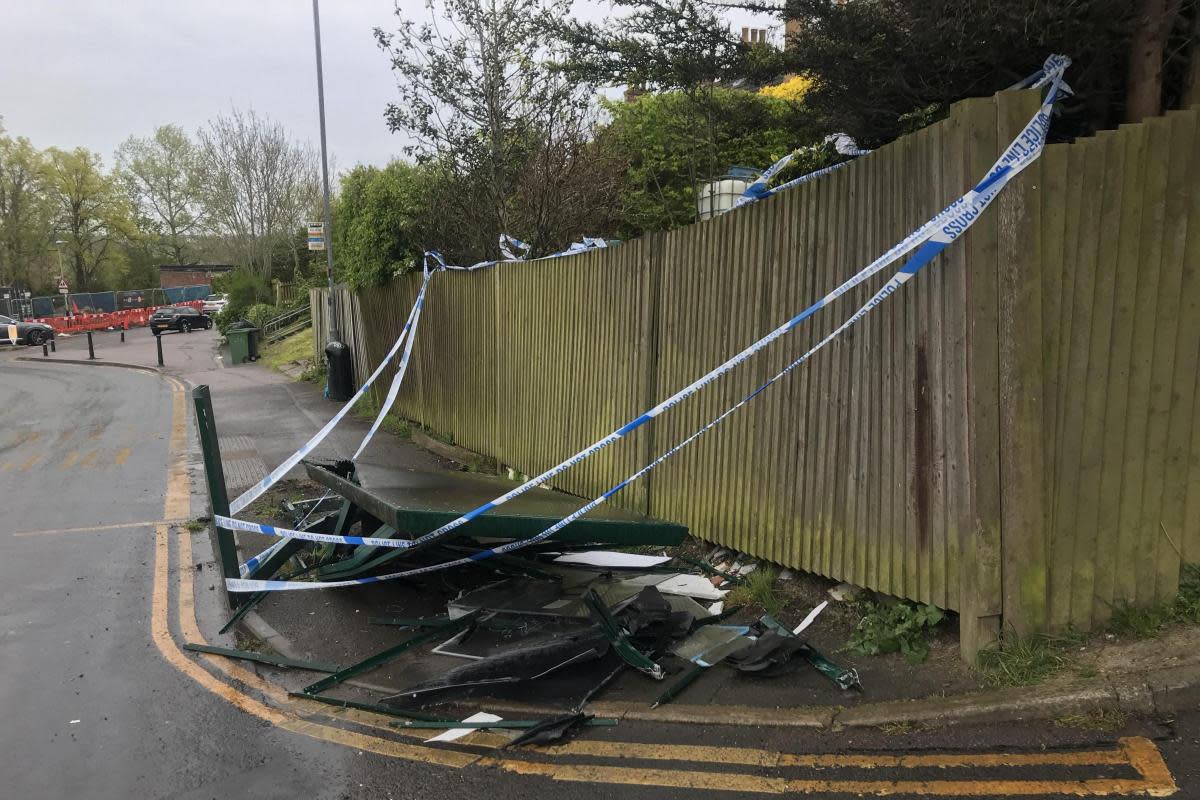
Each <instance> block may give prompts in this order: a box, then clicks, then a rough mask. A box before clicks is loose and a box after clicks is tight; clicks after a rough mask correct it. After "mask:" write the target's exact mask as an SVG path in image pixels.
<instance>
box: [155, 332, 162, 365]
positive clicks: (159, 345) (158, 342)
mask: <svg viewBox="0 0 1200 800" xmlns="http://www.w3.org/2000/svg"><path fill="white" fill-rule="evenodd" d="M154 345H155V347H157V348H158V365H159V366H160V367H161V366H162V365H163V357H162V334H161V333H156V334H154Z"/></svg>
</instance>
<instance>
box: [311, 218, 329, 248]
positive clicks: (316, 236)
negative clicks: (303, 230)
mask: <svg viewBox="0 0 1200 800" xmlns="http://www.w3.org/2000/svg"><path fill="white" fill-rule="evenodd" d="M308 249H309V250H324V249H325V223H323V222H310V223H308Z"/></svg>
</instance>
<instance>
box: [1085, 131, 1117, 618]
mask: <svg viewBox="0 0 1200 800" xmlns="http://www.w3.org/2000/svg"><path fill="white" fill-rule="evenodd" d="M1097 143H1098V144H1100V145H1101V146H1102V151H1101V153H1100V157H1101V158H1102V159H1103V163H1104V176H1103V189H1102V195H1101V208H1100V223H1099V227H1098V229H1097V230H1096V231H1095V233H1094V235H1095V236H1097V237H1098V238H1099V240H1100V245H1099V253H1098V257H1097V280H1096V311H1097V313H1096V315H1095V316H1094V317H1093V318H1092V332H1091V337H1092V350H1091V355H1090V361H1091V363H1092V364H1093V370H1091V371H1089V375H1088V387H1087V389H1086V391H1087V392H1088V403H1086V407H1085V409H1084V414H1085V419H1084V447H1085V453H1084V458H1083V463H1082V466H1081V474H1080V478H1079V480H1080V502H1079V511H1080V514H1079V517H1078V523H1077V524H1078V525H1079V527H1080V528H1083V529H1091V530H1094V531H1095V533H1094V534H1093V536H1094V537H1095V538H1094V541H1095V544H1094V546H1093V547H1094V551H1095V559H1094V560H1095V570H1094V582H1093V586H1092V597H1093V598H1094V599H1093V603H1092V618H1093V619H1094V620H1095V621H1097V622H1101V621H1103V620H1107V619H1108V617H1109V614H1110V613H1111V609H1112V603H1113V586H1114V584H1115V582H1116V570H1117V560H1116V558H1117V537H1116V529H1115V526H1113V525H1112V524H1111V521H1110V520H1107V519H1105V518H1104V517H1103V516H1102V514H1101V513H1100V508H1101V506H1102V505H1103V502H1104V491H1105V484H1106V480H1107V474H1109V473H1110V472H1114V471H1116V470H1118V469H1119V468H1120V440H1119V437H1117V436H1113V435H1110V432H1111V431H1119V430H1120V428H1121V424H1122V418H1123V416H1124V413H1125V411H1124V394H1123V392H1122V390H1121V389H1122V387H1120V386H1116V385H1114V384H1115V383H1117V381H1118V380H1119V377H1118V376H1116V375H1114V371H1115V369H1114V368H1115V367H1116V358H1115V356H1116V354H1117V352H1118V348H1117V347H1115V346H1114V344H1115V339H1114V337H1115V335H1116V326H1115V325H1114V322H1115V320H1116V319H1117V318H1118V315H1119V312H1118V307H1119V306H1120V304H1121V303H1122V297H1121V295H1120V293H1119V290H1120V280H1119V278H1120V272H1121V270H1120V269H1119V266H1118V261H1117V256H1118V252H1119V250H1120V244H1121V219H1122V216H1123V215H1124V205H1125V202H1124V201H1125V198H1124V194H1123V192H1124V186H1125V150H1126V148H1125V140H1124V137H1123V136H1122V135H1121V134H1120V132H1110V133H1109V134H1107V135H1102V136H1101V137H1099V138H1098V139H1097ZM1076 388H1077V390H1078V388H1079V387H1076ZM1110 389H1112V391H1111V392H1110V391H1109V390H1110Z"/></svg>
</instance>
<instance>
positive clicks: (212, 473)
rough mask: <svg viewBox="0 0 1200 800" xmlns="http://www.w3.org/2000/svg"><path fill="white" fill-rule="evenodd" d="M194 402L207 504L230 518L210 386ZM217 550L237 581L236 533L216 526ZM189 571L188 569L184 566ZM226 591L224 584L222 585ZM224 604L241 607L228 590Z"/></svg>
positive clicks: (224, 568) (223, 566) (226, 571)
mask: <svg viewBox="0 0 1200 800" xmlns="http://www.w3.org/2000/svg"><path fill="white" fill-rule="evenodd" d="M159 341H160V342H161V341H162V339H161V337H160V339H159ZM192 401H193V403H194V404H195V407H196V430H197V432H198V433H199V435H200V452H201V453H202V454H203V455H204V477H205V479H206V481H207V483H208V502H209V507H210V508H211V509H212V513H213V514H214V515H217V514H219V515H221V516H225V517H227V516H229V495H228V493H227V491H226V488H225V469H224V467H223V466H222V465H221V445H220V441H219V439H218V437H217V422H216V419H214V417H213V407H212V397H211V395H210V394H209V391H208V386H207V385H201V386H197V387H196V388H195V389H193V390H192ZM212 531H213V535H214V539H215V547H214V549H215V550H216V551H217V555H218V560H219V561H220V562H221V577H222V578H236V577H238V557H237V543H236V542H235V541H234V538H233V531H230V530H226V529H225V528H218V527H217V526H216V523H215V522H214V523H213V526H212ZM184 566H185V567H187V566H188V565H184ZM222 590H224V583H222ZM225 600H226V601H227V602H228V603H229V607H230V608H237V607H238V606H239V605H240V604H241V603H240V601H239V600H238V599H237V597H236V596H235V595H234V594H233V593H232V592H229V591H228V590H225Z"/></svg>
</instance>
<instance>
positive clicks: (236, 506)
mask: <svg viewBox="0 0 1200 800" xmlns="http://www.w3.org/2000/svg"><path fill="white" fill-rule="evenodd" d="M433 274H434V273H433V272H432V271H429V270H426V271H425V280H424V282H423V283H422V284H421V290H420V291H419V292H418V293H417V299H416V302H414V303H413V308H412V311H410V312H409V315H408V321H407V322H405V323H404V328H403V330H401V331H400V335H399V336H397V337H396V342H395V343H394V344H393V345H392V349H391V350H389V351H388V353H387V355H386V356H384V357H383V359H382V360H381V361H380V362H379V366H378V367H376V368H375V371H374V372H372V373H371V375H370V377H368V378H367V380H366V382H365V383H363V385H362V387H361V388H360V389H359V390H358V391H357V392H356V393H355V395H354V396H353V397H351V398H350V399H349V400H348V401H346V403H345V404H344V405H343V406H342V407H341V408H340V409H338V412H337V413H336V414H334V415H333V418H332V419H330V420H329V422H327V423H325V425H324V426H323V427H322V428H321V429H320V430H319V431H317V432H316V433H315V434H314V435H313V437H312V438H311V439H309V440H308V441H307V442H305V443H304V444H303V445H302V446H301V447H300V449H299V450H297V451H296V452H294V453H292V454H291V455H290V456H288V457H287V458H286V459H284V461H283V463H282V464H280V465H279V466H278V467H276V468H275V469H273V470H272V471H271V473H270V474H269V475H267V476H266V477H265V478H263V479H262V480H260V481H259V482H258V483H256V484H254V485H253V486H251V487H250V488H249V489H247V490H246V491H245V492H243V493H242V494H241V495H240V496H238V498H237V499H236V500H234V501H233V502H232V503H230V504H229V513H230V514H236V513H238V512H239V511H241V510H242V509H243V508H245V507H246V506H248V505H250V504H251V503H253V502H254V501H255V500H257V499H258V498H259V497H261V496H262V495H263V493H264V492H265V491H267V490H268V489H270V488H271V487H272V486H274V485H275V484H276V483H278V482H279V481H280V480H282V479H283V476H284V475H287V474H288V473H289V472H291V470H292V468H293V467H295V466H296V465H297V464H299V463H300V461H301V460H302V459H303V458H304V457H305V456H306V455H308V454H309V453H311V452H312V451H313V450H314V449H316V447H317V446H318V445H320V444H321V442H323V441H325V438H326V437H327V436H329V434H330V433H332V432H333V429H334V428H336V427H337V426H338V423H339V422H341V421H342V419H343V418H344V417H345V416H346V415H347V414H349V413H350V410H351V409H352V408H354V406H355V405H356V404H357V403H358V401H359V400H361V399H362V398H363V395H365V394H366V393H367V390H368V389H370V388H371V385H372V384H373V383H375V380H376V379H377V378H378V377H379V376H380V375H382V374H383V370H384V368H385V367H386V366H387V365H388V364H389V363H390V362H391V360H392V359H393V358H395V357H396V353H397V352H399V350H400V348H401V346H402V345H404V343H405V340H406V339H407V338H408V337H409V336H410V333H411V329H412V327H413V321H414V319H415V318H416V317H417V316H419V314H420V307H421V305H422V304H423V303H424V300H425V290H426V288H427V287H428V286H429V279H430V278H431V277H432V276H433ZM375 427H378V425H376V426H375ZM371 433H374V428H372V431H371Z"/></svg>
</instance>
